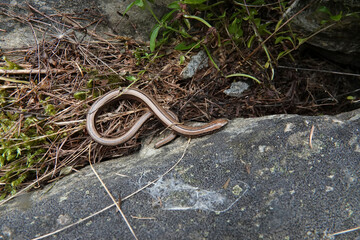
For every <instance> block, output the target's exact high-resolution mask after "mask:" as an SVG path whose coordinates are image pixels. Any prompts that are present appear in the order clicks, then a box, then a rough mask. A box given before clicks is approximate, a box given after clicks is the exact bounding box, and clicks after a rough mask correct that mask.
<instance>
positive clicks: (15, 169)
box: [0, 112, 56, 199]
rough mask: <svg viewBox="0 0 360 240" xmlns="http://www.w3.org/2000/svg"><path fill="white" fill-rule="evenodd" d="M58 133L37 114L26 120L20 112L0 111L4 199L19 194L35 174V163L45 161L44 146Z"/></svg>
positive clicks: (0, 175) (0, 186) (0, 171)
mask: <svg viewBox="0 0 360 240" xmlns="http://www.w3.org/2000/svg"><path fill="white" fill-rule="evenodd" d="M39 131H40V132H39ZM54 133H56V129H54V128H53V127H51V126H49V125H44V124H43V122H41V121H39V120H38V119H37V118H36V117H26V118H25V119H24V118H23V117H22V116H21V114H18V113H10V112H1V113H0V136H1V138H0V192H2V195H1V196H0V199H3V198H4V197H5V196H6V195H7V194H8V193H11V194H15V192H16V189H17V188H18V187H19V185H20V184H21V183H23V182H24V181H25V180H26V179H27V177H28V176H29V175H31V174H35V171H36V170H35V169H32V166H34V165H35V164H37V163H39V162H41V161H42V160H43V156H44V153H45V152H46V149H45V147H44V145H45V144H49V142H48V141H49V140H50V139H54V136H53V137H51V136H50V135H51V134H54ZM39 134H42V135H43V136H42V137H39Z"/></svg>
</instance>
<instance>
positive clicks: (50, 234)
mask: <svg viewBox="0 0 360 240" xmlns="http://www.w3.org/2000/svg"><path fill="white" fill-rule="evenodd" d="M190 141H191V138H189V140H188V142H187V144H186V147H185V149H184V152H183V154H182V156H181V157H180V159H179V160H178V161H177V162H176V163H175V164H174V165H173V166H172V167H171V168H170V169H168V170H167V171H166V172H165V173H164V174H163V175H161V176H160V177H158V178H157V179H155V180H153V181H152V182H150V183H148V184H146V185H145V186H143V187H141V188H139V189H138V190H136V191H135V192H133V193H131V194H129V195H127V196H126V197H124V198H123V199H122V201H124V200H126V199H128V198H130V197H132V196H134V195H135V194H137V193H139V192H141V191H142V190H144V189H145V188H147V187H149V186H151V185H152V184H155V183H156V182H157V181H158V180H159V179H161V178H162V177H164V176H165V175H166V174H168V173H169V172H171V171H172V170H173V169H174V168H175V167H176V166H177V165H179V163H180V162H181V160H182V159H183V158H184V156H185V153H186V151H187V149H188V147H189V145H190ZM116 205H117V203H116V201H115V203H113V204H111V205H109V206H107V207H105V208H103V209H101V210H99V211H97V212H95V213H93V214H91V215H89V216H87V217H85V218H82V219H80V220H79V221H77V222H75V223H72V224H70V225H67V226H65V227H63V228H60V229H58V230H56V231H54V232H51V233H48V234H45V235H42V236H40V237H37V238H33V239H32V240H39V239H43V238H46V237H49V236H52V235H54V234H56V233H59V232H62V231H64V230H66V229H68V228H71V227H73V226H75V225H78V224H80V223H82V222H84V221H87V220H88V219H90V218H92V217H94V216H96V215H98V214H100V213H102V212H105V211H106V210H108V209H110V208H112V207H114V206H116Z"/></svg>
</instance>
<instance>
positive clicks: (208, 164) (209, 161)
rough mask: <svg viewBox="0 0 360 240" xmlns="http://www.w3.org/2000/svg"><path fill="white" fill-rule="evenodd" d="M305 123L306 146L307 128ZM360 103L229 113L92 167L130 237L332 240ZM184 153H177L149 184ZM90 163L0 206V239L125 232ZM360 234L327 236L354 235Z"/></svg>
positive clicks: (353, 187) (358, 131)
mask: <svg viewBox="0 0 360 240" xmlns="http://www.w3.org/2000/svg"><path fill="white" fill-rule="evenodd" d="M312 126H314V132H313V135H312V141H311V146H312V147H310V144H309V136H310V132H311V128H312ZM359 126H360V110H357V111H354V112H350V113H345V114H342V115H339V116H336V117H333V116H319V117H309V116H297V115H278V116H267V117H263V118H255V119H235V120H233V121H231V123H230V124H229V125H228V126H226V128H225V129H223V130H222V131H220V132H217V133H215V134H213V135H209V136H205V137H202V138H198V139H193V140H192V141H191V143H190V145H189V147H188V149H187V150H185V146H186V145H187V143H186V139H185V138H183V137H180V138H178V139H177V140H176V141H175V142H174V143H173V144H170V145H168V146H165V147H163V148H161V149H154V148H153V147H152V146H146V147H143V148H142V150H141V151H140V152H139V153H137V154H134V155H132V156H128V157H124V158H120V159H117V160H112V161H107V162H103V163H100V164H96V165H95V166H94V167H95V169H96V171H97V172H98V174H99V175H100V176H101V178H102V179H103V181H104V182H105V184H106V185H107V187H108V188H109V190H110V192H111V193H112V194H113V195H114V197H115V198H118V197H119V196H121V198H122V199H123V201H122V204H121V209H122V211H123V212H124V214H125V215H126V216H127V218H128V220H129V222H130V224H131V226H132V227H133V229H134V231H135V233H136V235H137V236H138V238H139V239H331V236H330V234H331V233H336V232H339V231H342V230H346V229H351V228H354V227H357V226H359V224H360V214H359V212H360V205H359V199H360V184H359V181H360V141H359V137H360V128H359ZM184 151H185V155H184V158H183V159H182V160H181V161H180V162H179V164H178V165H177V166H176V167H175V168H174V169H172V171H170V172H169V173H168V174H166V175H165V176H163V177H162V178H161V179H160V180H159V181H157V182H156V183H155V184H153V185H151V186H149V187H147V188H146V189H144V190H143V191H141V192H139V193H137V194H135V195H134V196H132V197H130V198H128V199H125V198H126V196H127V195H129V194H131V193H132V192H134V191H136V190H137V189H139V188H141V187H143V186H145V185H146V184H147V183H149V182H150V181H153V180H154V179H157V178H158V177H160V176H161V175H162V174H163V173H165V172H166V171H167V170H168V169H170V168H171V167H172V166H173V165H174V164H175V163H176V162H177V161H178V160H179V159H181V156H182V154H183V153H184ZM112 204H113V203H112V201H111V200H110V198H109V196H108V195H107V194H106V192H105V190H104V188H103V187H102V186H101V184H100V182H99V181H98V179H97V178H96V176H95V175H94V173H93V171H92V170H91V169H90V167H87V168H84V169H82V170H81V171H80V172H78V173H75V174H72V175H70V176H67V177H64V178H63V179H61V180H59V181H57V182H55V183H53V184H52V185H50V186H47V187H46V188H45V189H43V190H39V191H34V192H31V193H27V194H25V195H22V196H20V197H18V198H15V199H13V200H11V201H9V202H7V203H5V204H3V205H2V206H0V239H32V238H35V237H39V236H41V235H43V234H46V233H50V232H52V231H55V230H57V229H61V228H63V227H65V226H67V225H69V224H72V223H75V222H77V221H78V220H79V219H84V218H86V217H87V216H89V215H91V214H93V213H95V212H97V211H99V210H101V209H104V208H106V207H108V206H110V207H109V208H108V209H107V210H105V211H103V212H102V213H100V214H98V215H96V216H93V217H91V218H89V219H87V220H85V221H84V222H81V223H80V224H77V225H74V226H72V227H69V228H67V229H66V230H64V231H61V232H58V233H56V234H54V236H51V237H49V238H48V239H132V236H131V233H130V231H129V229H128V228H127V227H126V224H125V222H124V221H123V219H122V217H121V215H120V214H119V213H118V212H117V211H116V209H115V207H111V205H112ZM359 236H360V234H359V232H356V231H355V232H351V233H347V234H342V235H339V236H337V237H336V239H355V238H356V237H359Z"/></svg>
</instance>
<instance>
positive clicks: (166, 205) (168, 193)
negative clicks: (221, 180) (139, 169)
mask: <svg viewBox="0 0 360 240" xmlns="http://www.w3.org/2000/svg"><path fill="white" fill-rule="evenodd" d="M230 185H231V186H230V187H228V188H227V189H223V188H220V189H218V188H214V189H202V188H200V187H196V186H192V185H190V184H187V183H184V182H183V181H182V180H179V179H175V178H170V179H166V180H164V179H160V180H159V181H158V182H156V183H155V184H154V185H153V187H151V188H148V193H149V194H150V195H151V196H152V198H153V199H154V201H155V202H157V201H158V204H155V205H159V206H161V207H162V209H164V210H182V211H184V210H205V211H213V212H216V213H222V212H226V211H228V210H229V209H231V208H232V207H233V205H234V204H235V203H236V202H238V201H239V200H240V199H241V197H242V196H244V194H245V193H246V192H247V190H248V189H249V186H248V185H247V184H246V183H244V182H242V181H238V182H237V181H234V180H233V181H231V183H230Z"/></svg>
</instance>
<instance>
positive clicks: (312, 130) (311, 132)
mask: <svg viewBox="0 0 360 240" xmlns="http://www.w3.org/2000/svg"><path fill="white" fill-rule="evenodd" d="M314 129H315V126H314V125H312V127H311V130H310V136H309V146H310V148H313V147H312V137H313V135H314Z"/></svg>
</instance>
